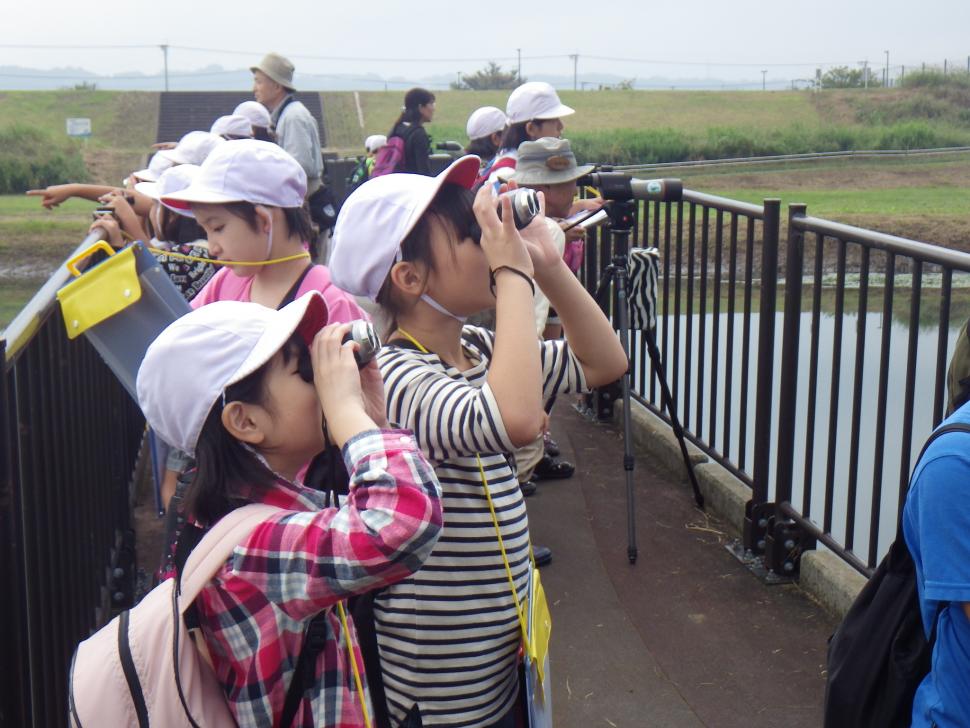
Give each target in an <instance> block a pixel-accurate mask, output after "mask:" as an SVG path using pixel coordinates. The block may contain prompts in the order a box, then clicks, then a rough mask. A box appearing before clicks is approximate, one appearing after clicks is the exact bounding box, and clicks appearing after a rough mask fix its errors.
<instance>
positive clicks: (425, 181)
mask: <svg viewBox="0 0 970 728" xmlns="http://www.w3.org/2000/svg"><path fill="white" fill-rule="evenodd" d="M480 164H481V160H480V159H479V158H478V157H476V156H474V155H472V154H470V155H468V156H465V157H462V158H461V159H457V160H455V161H454V162H452V163H451V165H450V166H449V167H448V168H447V169H445V170H444V171H443V172H441V174H439V175H438V176H437V177H427V176H425V175H423V174H386V175H383V176H381V177H375V178H374V179H371V180H368V181H367V182H365V183H364V184H362V185H361V186H360V187H358V188H357V189H356V190H354V191H353V192H352V193H351V194H350V197H348V198H347V199H346V201H344V204H343V207H341V208H340V214H339V215H337V224H336V225H335V226H334V230H333V242H332V243H331V253H330V262H329V263H328V267H329V268H330V277H331V279H332V280H333V283H334V285H335V286H337V288H341V289H343V290H345V291H347V292H348V293H350V294H352V295H354V296H366V297H367V298H369V299H370V300H372V301H375V300H377V294H378V293H380V291H381V286H383V285H384V280H385V279H386V278H387V274H388V273H389V272H390V270H391V266H393V265H394V260H395V258H396V257H397V254H398V251H399V250H400V248H401V243H403V242H404V239H405V238H406V237H407V236H408V234H409V233H410V232H411V230H413V229H414V226H415V224H417V222H418V220H419V219H420V218H421V216H422V215H423V214H424V211H425V210H427V209H428V205H430V204H431V201H432V200H433V199H434V198H435V195H437V194H438V190H439V189H441V186H442V185H443V184H445V183H446V182H450V183H453V184H457V185H461V186H462V187H464V188H465V189H469V190H470V189H471V188H472V186H473V185H474V184H475V178H476V177H478V169H479V166H480Z"/></svg>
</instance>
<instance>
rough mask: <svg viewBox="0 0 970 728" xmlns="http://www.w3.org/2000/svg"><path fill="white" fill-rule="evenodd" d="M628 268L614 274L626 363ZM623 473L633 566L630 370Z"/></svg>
mask: <svg viewBox="0 0 970 728" xmlns="http://www.w3.org/2000/svg"><path fill="white" fill-rule="evenodd" d="M626 275H627V274H626V268H624V267H622V266H620V267H618V269H617V270H616V272H615V273H614V278H615V280H616V301H617V306H616V309H617V313H618V317H619V319H620V321H619V323H620V331H619V335H620V343H621V344H622V345H623V353H624V354H626V357H627V361H629V359H630V323H629V308H628V303H627V285H626V284H627V277H626ZM622 381H623V470H624V471H625V473H626V529H627V549H626V555H627V558H628V559H629V560H630V563H631V564H635V563H636V562H637V523H636V508H635V505H634V493H633V466H634V463H635V460H634V457H633V420H632V414H631V412H630V367H629V366H627V370H626V372H625V373H624V374H623V380H622Z"/></svg>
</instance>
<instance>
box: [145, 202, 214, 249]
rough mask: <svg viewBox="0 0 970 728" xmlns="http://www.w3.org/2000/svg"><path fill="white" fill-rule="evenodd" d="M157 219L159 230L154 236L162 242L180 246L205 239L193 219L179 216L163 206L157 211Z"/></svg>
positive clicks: (199, 226)
mask: <svg viewBox="0 0 970 728" xmlns="http://www.w3.org/2000/svg"><path fill="white" fill-rule="evenodd" d="M158 218H159V222H160V223H161V229H160V230H156V231H155V235H156V236H157V237H158V239H159V240H161V241H163V242H166V243H172V244H173V245H181V244H183V243H194V242H195V241H196V240H204V239H205V230H203V229H202V226H201V225H199V223H198V222H196V221H195V219H194V218H191V217H187V216H185V215H179V214H178V213H177V212H173V211H172V210H169V209H168V208H167V207H165V206H164V205H162V206H161V209H160V210H159V213H158Z"/></svg>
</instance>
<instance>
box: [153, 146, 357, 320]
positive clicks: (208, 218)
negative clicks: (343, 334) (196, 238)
mask: <svg viewBox="0 0 970 728" xmlns="http://www.w3.org/2000/svg"><path fill="white" fill-rule="evenodd" d="M305 195H306V173H305V172H304V171H303V168H302V167H301V166H300V164H299V162H297V161H296V160H295V159H294V158H293V157H291V156H290V155H289V154H287V153H286V151H284V150H283V149H281V148H280V147H278V146H277V145H275V144H271V143H269V142H263V141H258V140H255V139H241V140H234V141H228V142H224V143H223V144H222V145H221V146H219V147H218V148H217V149H216V150H215V151H213V152H212V154H210V155H209V157H208V158H207V159H206V160H205V162H204V163H203V164H202V167H201V169H200V170H199V174H198V175H197V176H196V178H195V180H194V181H193V182H192V184H191V185H189V186H188V187H187V188H186V189H184V190H181V191H179V192H174V193H171V194H167V195H164V196H163V197H162V202H163V203H164V204H166V205H168V206H169V207H172V208H174V209H179V210H182V211H183V212H186V213H189V211H190V210H191V212H190V213H189V214H192V215H194V216H195V219H196V220H197V221H198V222H199V224H200V225H201V226H202V228H203V229H204V230H205V232H206V236H207V238H208V244H209V253H210V255H211V256H212V257H214V258H216V259H218V260H219V262H220V263H222V264H223V265H224V267H223V268H222V270H220V271H219V272H218V273H216V275H215V276H214V277H213V278H212V280H211V281H209V283H208V284H207V285H206V287H205V288H203V289H202V291H200V293H199V295H198V296H196V297H195V298H194V299H193V300H192V306H193V308H198V307H199V306H203V305H205V304H208V303H212V302H213V301H253V302H256V303H261V304H262V305H264V306H269V307H270V308H278V307H279V306H281V305H283V304H285V303H287V302H288V301H291V300H294V299H295V298H298V297H300V296H302V295H303V294H304V293H307V292H308V291H319V292H320V293H322V294H323V298H324V300H325V301H326V302H327V308H328V309H329V311H330V319H331V320H332V321H340V322H346V321H353V320H355V319H366V318H367V314H365V313H364V312H363V310H362V309H361V308H360V307H359V306H358V305H357V302H356V301H354V299H353V297H351V296H349V295H347V294H346V293H345V292H343V291H341V290H339V289H338V288H337V287H335V286H334V285H333V284H332V282H331V280H330V272H329V271H328V270H327V268H326V267H325V266H322V265H313V264H312V263H311V262H310V254H309V252H307V245H308V241H310V240H313V239H314V237H315V236H314V235H313V230H312V227H311V224H310V220H309V216H308V214H307V212H306V209H305V207H304V205H303V200H304V196H305Z"/></svg>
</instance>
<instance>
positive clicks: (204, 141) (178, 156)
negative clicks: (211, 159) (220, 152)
mask: <svg viewBox="0 0 970 728" xmlns="http://www.w3.org/2000/svg"><path fill="white" fill-rule="evenodd" d="M225 141H226V140H225V139H223V138H222V137H221V136H219V135H218V134H213V133H211V132H208V131H190V132H189V133H188V134H186V135H185V136H183V137H182V138H181V139H179V143H178V144H176V145H175V149H163V150H161V151H160V152H158V153H157V154H156V155H155V156H156V157H167V158H168V159H170V160H172V162H174V163H175V164H202V163H203V162H204V161H205V159H206V157H208V156H209V154H210V153H211V152H212V150H213V149H215V148H216V147H218V146H219V145H220V144H222V143H223V142H225Z"/></svg>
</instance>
